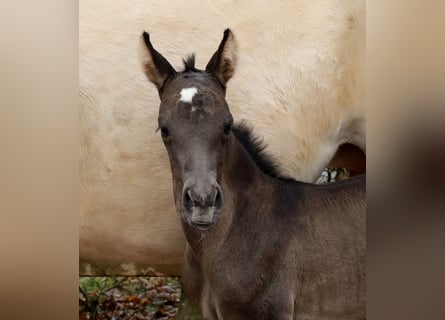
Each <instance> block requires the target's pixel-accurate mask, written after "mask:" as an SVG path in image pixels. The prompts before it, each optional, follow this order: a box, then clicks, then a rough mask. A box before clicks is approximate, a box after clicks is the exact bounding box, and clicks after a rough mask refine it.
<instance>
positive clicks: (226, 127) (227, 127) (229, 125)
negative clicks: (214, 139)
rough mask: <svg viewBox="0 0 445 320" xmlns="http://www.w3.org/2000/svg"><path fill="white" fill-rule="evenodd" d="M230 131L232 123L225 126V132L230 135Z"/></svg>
mask: <svg viewBox="0 0 445 320" xmlns="http://www.w3.org/2000/svg"><path fill="white" fill-rule="evenodd" d="M230 131H232V124H231V123H228V124H226V125H225V126H224V134H227V135H228V134H229V133H230Z"/></svg>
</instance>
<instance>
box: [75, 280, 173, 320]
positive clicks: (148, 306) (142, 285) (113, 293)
mask: <svg viewBox="0 0 445 320" xmlns="http://www.w3.org/2000/svg"><path fill="white" fill-rule="evenodd" d="M180 297H181V287H180V285H179V282H178V279H176V278H163V277H152V278H147V277H82V278H81V279H80V286H79V319H80V320H87V319H88V320H127V319H128V320H129V319H134V320H138V319H159V320H175V319H176V313H177V311H178V307H179V301H180Z"/></svg>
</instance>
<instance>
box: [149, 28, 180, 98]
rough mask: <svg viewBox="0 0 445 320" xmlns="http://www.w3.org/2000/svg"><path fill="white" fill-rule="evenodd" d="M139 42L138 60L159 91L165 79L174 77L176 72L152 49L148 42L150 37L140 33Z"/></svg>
mask: <svg viewBox="0 0 445 320" xmlns="http://www.w3.org/2000/svg"><path fill="white" fill-rule="evenodd" d="M141 42H142V43H141V47H142V48H141V57H140V58H141V60H142V65H143V67H144V71H145V74H146V76H147V77H148V79H149V80H150V81H151V82H152V83H154V84H155V85H156V87H157V88H158V90H161V89H162V86H163V85H164V83H165V82H166V81H167V79H169V78H170V77H174V76H175V75H176V71H175V69H174V68H173V67H172V66H171V64H170V63H169V62H168V61H167V59H165V58H164V57H163V56H162V54H160V53H159V52H158V51H156V50H155V48H153V45H152V44H151V42H150V35H149V34H148V33H147V32H145V31H144V32H143V33H142V36H141Z"/></svg>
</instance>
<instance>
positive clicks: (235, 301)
mask: <svg viewBox="0 0 445 320" xmlns="http://www.w3.org/2000/svg"><path fill="white" fill-rule="evenodd" d="M143 39H144V42H145V44H146V48H147V49H146V50H145V59H144V67H145V72H146V74H147V76H148V78H149V80H150V81H151V82H152V83H154V84H155V85H156V87H157V88H158V92H159V96H160V100H161V105H160V108H159V118H158V123H159V130H160V131H161V135H162V140H163V142H164V144H165V147H166V149H167V152H168V156H169V160H170V166H171V171H172V178H173V190H174V198H175V204H176V208H177V212H178V215H179V217H180V220H181V222H182V228H183V231H184V234H185V237H186V239H187V249H186V260H185V266H184V275H183V283H184V288H185V290H186V292H187V293H188V295H189V297H190V298H191V299H192V300H193V301H194V303H195V304H196V305H197V306H198V307H199V308H200V310H201V312H202V314H203V316H204V318H205V319H208V320H217V319H220V320H222V319H230V320H241V319H264V320H266V319H267V320H274V319H277V320H278V319H287V320H292V319H303V320H306V319H342V320H345V319H360V320H362V319H364V318H365V258H364V257H365V199H366V198H365V190H366V185H365V177H364V176H359V177H356V178H351V179H349V180H347V181H344V182H341V183H337V184H333V185H327V186H320V185H315V184H306V183H302V182H297V181H295V180H291V179H283V178H279V177H275V175H277V173H276V172H275V170H274V166H273V165H272V164H271V162H270V160H268V158H267V157H265V156H264V154H263V153H262V152H261V151H260V149H261V148H260V145H258V143H257V142H256V141H255V138H253V137H252V134H251V132H250V131H249V130H247V129H246V128H245V127H244V126H242V125H237V126H232V123H233V118H232V115H231V113H230V111H229V108H228V105H227V103H226V100H225V93H226V83H227V81H228V80H229V79H230V78H231V77H232V75H233V72H234V69H235V65H236V57H237V55H236V44H235V39H234V36H233V34H232V33H231V32H230V30H228V29H227V30H226V31H225V33H224V38H223V40H222V42H221V44H220V46H219V48H218V50H217V51H216V52H215V54H214V55H213V56H212V58H211V59H210V61H209V63H208V64H207V67H206V69H205V71H201V70H197V69H196V68H195V67H194V57H191V58H189V59H188V60H187V61H185V62H184V65H185V70H184V71H182V72H176V71H175V70H174V68H173V67H172V66H171V65H170V64H169V62H168V61H167V60H166V59H165V58H164V57H163V56H162V55H161V54H159V53H158V52H157V51H156V50H155V49H154V48H153V46H152V44H151V42H150V38H149V35H148V34H147V33H144V34H143Z"/></svg>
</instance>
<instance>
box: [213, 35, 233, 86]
mask: <svg viewBox="0 0 445 320" xmlns="http://www.w3.org/2000/svg"><path fill="white" fill-rule="evenodd" d="M236 58H237V47H236V40H235V36H234V35H233V33H232V31H230V29H226V30H225V31H224V37H223V39H222V41H221V43H220V44H219V47H218V50H216V52H215V53H214V54H213V56H212V58H211V59H210V61H209V63H208V64H207V66H206V71H207V72H210V73H213V74H215V75H216V76H217V77H219V78H220V79H221V80H223V81H224V83H227V81H229V79H230V78H231V77H232V76H233V73H234V72H235V67H236Z"/></svg>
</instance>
